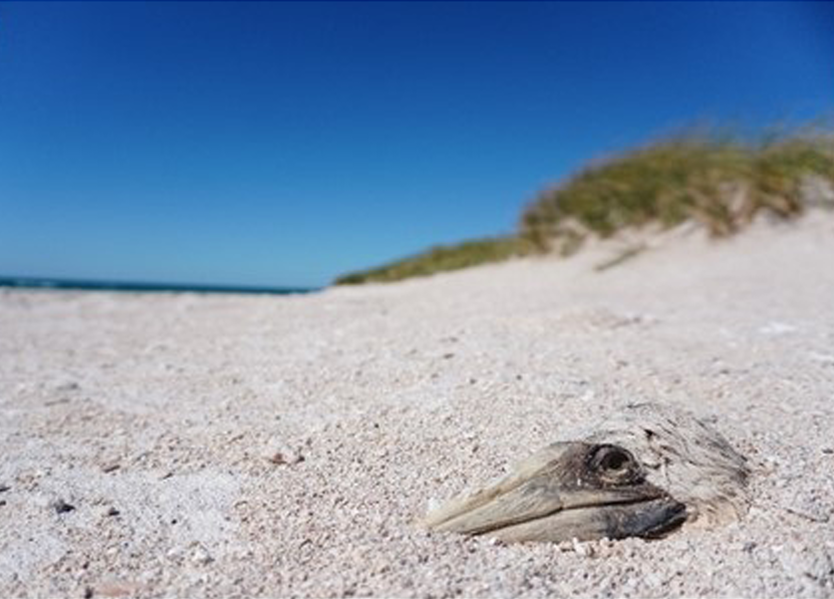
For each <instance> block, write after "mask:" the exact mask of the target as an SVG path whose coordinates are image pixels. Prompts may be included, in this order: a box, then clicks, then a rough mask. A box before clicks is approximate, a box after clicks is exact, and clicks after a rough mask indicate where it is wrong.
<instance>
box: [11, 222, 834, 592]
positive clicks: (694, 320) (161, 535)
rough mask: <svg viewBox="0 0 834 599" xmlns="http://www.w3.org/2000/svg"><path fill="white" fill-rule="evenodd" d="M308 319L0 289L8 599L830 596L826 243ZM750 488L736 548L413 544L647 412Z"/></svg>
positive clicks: (435, 285) (385, 291) (719, 244)
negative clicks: (472, 495)
mask: <svg viewBox="0 0 834 599" xmlns="http://www.w3.org/2000/svg"><path fill="white" fill-rule="evenodd" d="M622 251H623V245H622V242H617V241H608V242H605V243H599V244H596V245H595V246H594V247H591V248H588V249H586V250H584V251H582V252H580V253H579V254H577V255H576V256H574V257H572V258H569V259H560V258H557V257H545V258H536V259H532V258H531V259H524V260H519V261H515V262H510V263H505V264H499V265H493V266H487V267H481V268H475V269H471V270H467V271H461V272H457V273H450V274H443V275H438V276H434V277H431V278H427V279H414V280H409V281H406V282H403V283H396V284H390V285H375V286H374V285H371V286H363V287H355V288H335V289H328V290H325V291H323V292H320V293H315V294H311V295H296V296H234V295H203V296H201V295H197V294H188V293H178V294H173V293H172V294H165V293H161V294H147V295H141V294H119V293H104V292H67V291H62V292H57V291H19V290H6V291H0V383H2V384H1V385H0V389H2V392H0V455H2V456H3V457H2V461H0V489H2V491H1V492H0V595H2V596H14V597H47V596H52V597H55V596H60V597H79V598H80V597H132V596H136V597H163V596H165V597H184V596H199V597H234V596H294V597H331V596H369V595H372V596H386V597H390V596H395V597H451V596H464V597H486V596H513V597H553V596H571V597H573V596H582V597H612V596H613V597H661V596H689V597H692V596H744V597H831V596H832V595H834V433H832V431H834V218H832V215H831V214H830V213H824V214H823V213H811V214H809V215H807V216H805V217H803V219H802V220H800V221H798V222H793V223H787V224H785V223H782V224H775V223H767V222H759V223H757V224H756V225H755V226H753V227H752V228H751V229H750V230H748V231H746V232H744V233H743V234H740V235H738V236H737V237H734V238H731V239H726V240H721V241H714V240H708V239H706V236H705V235H704V234H703V232H701V231H699V230H697V229H692V228H689V229H686V228H684V229H679V230H676V231H674V232H672V233H669V234H666V235H664V236H661V237H655V238H652V241H651V247H650V249H648V250H647V251H644V252H642V253H640V254H638V255H636V256H635V257H633V258H631V259H629V260H627V261H625V262H623V263H622V264H619V265H617V266H614V267H611V268H607V269H605V270H598V269H596V268H595V267H596V266H598V265H600V264H603V263H605V262H606V261H610V260H611V259H612V258H616V256H617V255H618V253H619V252H622ZM642 400H650V401H656V402H660V403H668V404H674V405H680V406H685V407H687V408H688V409H690V410H691V411H692V412H694V413H695V414H696V415H698V416H699V417H702V418H704V419H706V420H707V421H709V422H710V423H711V424H712V426H713V427H714V428H716V429H717V430H718V431H720V432H721V433H722V434H723V435H724V436H725V437H726V438H727V439H728V441H729V442H730V443H731V444H732V445H733V446H734V447H735V448H736V449H737V450H738V451H740V452H741V453H743V454H744V455H745V456H746V457H747V458H748V460H749V464H750V467H751V469H752V471H753V476H752V478H751V481H750V491H751V497H752V504H751V507H750V511H749V513H748V514H747V516H746V517H745V518H744V519H743V520H742V521H740V522H738V523H735V524H731V525H728V526H726V527H721V528H716V529H706V530H703V529H695V528H691V527H684V529H682V530H680V531H677V532H675V533H673V534H671V535H670V536H668V537H667V538H665V539H662V540H655V541H645V540H641V539H626V540H622V541H600V542H589V543H566V544H562V545H553V544H529V545H506V546H505V545H501V544H497V543H495V542H492V541H490V540H489V539H485V538H467V537H462V536H457V535H454V534H439V533H430V532H427V531H425V530H422V529H421V528H420V527H419V526H417V525H415V519H416V518H419V517H420V516H422V515H423V514H425V512H426V510H427V509H428V508H429V506H431V505H436V504H437V503H438V502H440V501H443V500H446V499H448V498H450V497H452V496H454V495H456V494H458V493H460V492H461V491H463V490H464V489H468V488H470V489H471V488H474V487H476V486H478V485H480V484H481V483H484V482H486V481H489V480H492V479H494V478H495V477H496V476H498V475H500V474H502V473H504V472H507V470H508V468H510V466H511V465H512V464H514V463H515V462H517V461H518V460H520V459H522V458H524V457H525V456H527V455H529V454H530V453H532V452H534V451H535V450H537V449H539V448H540V447H542V446H544V445H546V444H548V443H550V442H552V441H555V440H558V439H565V438H571V436H572V435H573V434H574V431H576V430H578V429H581V428H584V427H586V426H587V425H588V423H589V422H592V421H593V420H595V419H596V418H598V417H600V416H603V415H605V414H606V413H608V412H609V411H611V410H613V409H616V408H617V407H619V406H623V405H625V404H627V403H629V402H634V401H642Z"/></svg>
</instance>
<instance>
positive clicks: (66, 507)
mask: <svg viewBox="0 0 834 599" xmlns="http://www.w3.org/2000/svg"><path fill="white" fill-rule="evenodd" d="M52 507H53V508H54V509H55V512H56V513H58V514H66V513H67V512H72V511H75V506H74V505H70V504H69V503H67V502H66V501H64V500H63V499H59V500H58V501H56V502H55V503H53V504H52Z"/></svg>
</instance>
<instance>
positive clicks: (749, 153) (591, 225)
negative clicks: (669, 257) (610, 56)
mask: <svg viewBox="0 0 834 599" xmlns="http://www.w3.org/2000/svg"><path fill="white" fill-rule="evenodd" d="M809 176H816V177H821V178H823V179H825V180H827V181H829V182H834V136H832V135H831V134H830V133H825V132H819V131H818V132H810V131H808V132H801V133H792V134H788V135H773V136H770V137H769V138H767V139H764V140H757V141H746V140H744V139H742V138H741V137H739V136H732V135H728V134H724V135H717V134H699V133H690V134H686V135H680V136H677V137H673V138H671V139H667V140H662V141H659V142H655V143H652V144H650V145H648V146H646V147H643V148H640V149H637V150H634V151H631V152H628V153H625V154H623V155H622V156H618V157H615V158H613V159H610V160H607V161H605V162H603V163H601V164H597V165H594V166H591V167H588V168H586V169H584V170H583V171H581V172H579V173H578V174H576V175H575V176H573V177H571V178H570V179H568V181H567V182H566V183H564V184H563V185H559V186H557V187H555V188H553V189H549V190H546V191H544V192H543V193H541V194H540V195H539V197H538V198H537V199H536V200H535V201H534V202H533V203H532V204H530V205H529V206H528V207H527V208H526V209H525V210H524V212H523V214H522V217H521V226H520V235H521V236H522V237H524V238H525V239H527V240H529V241H530V242H531V243H532V244H533V245H534V246H535V247H537V248H539V249H540V250H542V251H546V250H551V249H558V250H559V251H561V252H563V253H570V252H572V251H574V250H575V249H576V248H577V247H578V246H579V244H581V241H582V240H583V239H584V238H585V237H586V236H588V235H589V234H596V235H599V236H601V237H607V236H610V235H612V234H613V233H615V232H616V231H618V230H620V229H622V228H624V227H641V226H643V225H646V224H649V223H659V224H660V225H662V226H665V227H669V226H673V225H676V224H678V223H680V222H682V221H684V220H687V219H690V218H694V219H697V220H699V221H701V222H702V223H704V225H706V227H707V228H708V229H709V231H710V232H711V233H712V234H714V235H719V236H720V235H728V234H730V233H734V232H735V231H737V230H738V229H739V228H741V227H743V226H744V225H746V224H747V223H749V222H750V221H751V220H752V219H753V217H754V216H755V215H756V213H758V212H759V211H760V210H768V211H770V212H772V213H774V214H776V215H778V216H781V217H785V218H789V217H792V216H795V215H797V214H799V213H800V212H801V211H802V209H803V206H804V203H805V201H804V198H803V186H804V185H806V184H807V182H808V177H809Z"/></svg>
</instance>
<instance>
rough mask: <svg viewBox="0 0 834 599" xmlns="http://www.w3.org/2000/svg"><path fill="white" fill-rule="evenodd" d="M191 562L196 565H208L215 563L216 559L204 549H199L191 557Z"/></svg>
mask: <svg viewBox="0 0 834 599" xmlns="http://www.w3.org/2000/svg"><path fill="white" fill-rule="evenodd" d="M191 561H192V562H194V563H195V564H200V565H206V564H209V563H211V562H213V561H214V558H213V557H211V554H210V553H209V552H208V551H206V550H205V548H204V547H197V548H196V549H195V550H194V553H193V554H192V555H191Z"/></svg>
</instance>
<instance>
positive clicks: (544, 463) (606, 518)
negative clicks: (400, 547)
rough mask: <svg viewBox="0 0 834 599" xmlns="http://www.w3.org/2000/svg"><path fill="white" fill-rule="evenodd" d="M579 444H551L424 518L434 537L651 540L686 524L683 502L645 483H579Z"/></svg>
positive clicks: (584, 450) (583, 448) (583, 451)
mask: <svg viewBox="0 0 834 599" xmlns="http://www.w3.org/2000/svg"><path fill="white" fill-rule="evenodd" d="M587 448H588V446H587V445H586V444H584V443H562V444H556V445H551V446H549V447H547V448H545V449H544V450H542V451H541V452H539V453H537V454H535V455H534V456H532V457H531V458H529V459H528V460H526V461H525V462H523V463H522V464H521V465H520V466H519V467H518V469H517V470H516V471H515V472H514V473H513V474H511V475H510V476H508V477H506V478H504V479H503V480H501V481H499V482H498V483H497V484H495V485H492V486H489V487H487V488H485V489H483V490H481V491H478V492H477V493H475V494H474V495H471V496H469V497H466V498H464V499H459V500H456V501H452V502H450V503H449V504H447V505H445V506H443V507H441V508H440V509H438V510H436V511H434V512H432V513H430V514H429V515H428V516H427V517H426V518H425V520H424V522H423V523H424V525H425V526H427V527H429V528H431V529H434V530H437V531H441V532H458V533H463V534H468V535H480V534H486V535H488V536H491V537H496V538H498V539H501V540H503V541H506V542H523V541H552V542H559V541H563V540H570V539H572V538H577V539H580V540H589V539H597V538H602V537H608V538H623V537H628V536H658V535H660V534H663V533H664V532H666V531H668V530H670V529H672V528H674V527H676V526H677V525H679V524H680V523H681V522H683V520H685V519H686V513H685V512H686V510H685V507H684V506H683V504H681V503H679V502H677V501H675V500H674V499H672V498H671V497H669V496H668V495H667V494H666V493H665V492H664V491H663V490H662V489H659V488H658V487H656V486H654V485H652V484H650V483H648V482H645V481H643V480H640V481H636V482H634V483H633V484H627V485H604V484H600V483H599V481H596V480H583V478H582V475H581V474H582V468H581V460H582V456H584V455H585V454H586V453H587Z"/></svg>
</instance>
